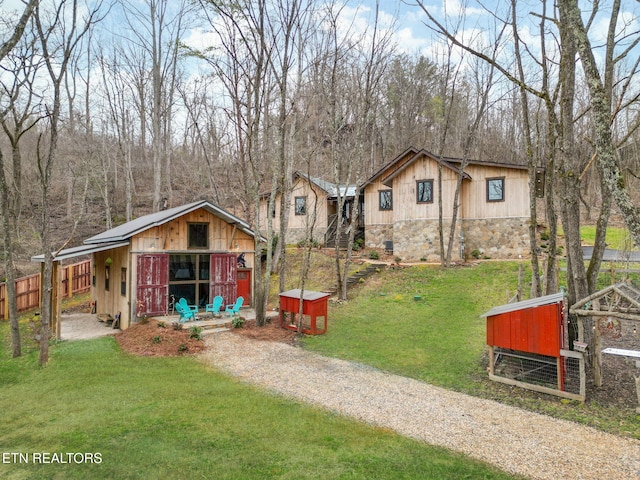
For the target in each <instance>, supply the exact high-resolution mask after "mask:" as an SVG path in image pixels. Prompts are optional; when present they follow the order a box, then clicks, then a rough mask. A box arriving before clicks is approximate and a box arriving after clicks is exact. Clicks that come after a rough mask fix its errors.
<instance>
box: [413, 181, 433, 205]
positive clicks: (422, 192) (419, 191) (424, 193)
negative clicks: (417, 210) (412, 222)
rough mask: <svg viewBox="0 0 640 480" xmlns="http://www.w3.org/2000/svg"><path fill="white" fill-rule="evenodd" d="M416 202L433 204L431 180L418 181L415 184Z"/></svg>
mask: <svg viewBox="0 0 640 480" xmlns="http://www.w3.org/2000/svg"><path fill="white" fill-rule="evenodd" d="M416 202H417V203H433V180H418V181H417V182H416Z"/></svg>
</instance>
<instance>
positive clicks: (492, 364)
mask: <svg viewBox="0 0 640 480" xmlns="http://www.w3.org/2000/svg"><path fill="white" fill-rule="evenodd" d="M493 353H494V352H493V345H489V375H491V376H493V375H495V360H494V356H493Z"/></svg>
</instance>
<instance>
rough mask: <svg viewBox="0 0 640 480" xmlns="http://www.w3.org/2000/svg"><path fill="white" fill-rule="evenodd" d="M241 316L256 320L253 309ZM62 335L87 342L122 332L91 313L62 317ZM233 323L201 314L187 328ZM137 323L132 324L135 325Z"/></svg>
mask: <svg viewBox="0 0 640 480" xmlns="http://www.w3.org/2000/svg"><path fill="white" fill-rule="evenodd" d="M240 316H241V317H242V318H244V319H245V320H246V321H251V320H255V318H256V312H255V310H254V309H253V308H243V309H242V310H240ZM153 318H155V319H156V320H162V321H164V322H166V323H168V324H171V323H173V322H178V321H180V316H179V315H178V314H175V315H166V316H157V317H153ZM61 320H62V323H61V334H60V337H61V339H62V340H87V339H90V338H97V337H103V336H106V335H115V334H116V333H118V332H119V331H120V329H119V328H115V329H114V328H112V327H111V325H110V324H107V323H105V322H101V321H100V320H98V317H97V315H95V314H91V313H69V314H63V315H62V319H61ZM230 322H231V317H229V316H227V315H224V314H223V315H222V316H220V317H219V318H215V317H213V316H212V315H211V314H204V313H201V314H199V315H198V320H195V321H189V322H185V323H184V326H185V327H186V328H188V327H192V326H197V327H200V328H202V329H203V331H207V330H220V329H222V328H224V327H225V326H226V325H227V324H229V323H230ZM135 324H136V322H134V323H133V324H132V326H133V325H135Z"/></svg>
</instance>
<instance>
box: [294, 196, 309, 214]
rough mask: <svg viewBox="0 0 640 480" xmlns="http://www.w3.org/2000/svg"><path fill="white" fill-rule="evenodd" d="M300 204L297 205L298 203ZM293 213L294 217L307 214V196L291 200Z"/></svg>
mask: <svg viewBox="0 0 640 480" xmlns="http://www.w3.org/2000/svg"><path fill="white" fill-rule="evenodd" d="M299 201H300V202H301V203H298V202H299ZM293 205H294V211H295V214H296V215H306V214H307V196H306V195H303V196H299V197H295V198H294V199H293Z"/></svg>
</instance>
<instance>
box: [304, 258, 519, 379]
mask: <svg viewBox="0 0 640 480" xmlns="http://www.w3.org/2000/svg"><path fill="white" fill-rule="evenodd" d="M517 284H518V264H517V263H516V262H506V263H505V262H486V263H482V264H479V265H473V266H468V267H458V268H453V269H449V270H445V269H441V268H439V267H436V266H431V265H421V266H414V267H410V268H405V269H401V270H387V271H384V272H382V273H381V274H380V275H379V276H378V278H376V279H371V280H370V281H368V283H367V284H366V285H365V286H363V287H361V289H360V291H359V292H358V293H357V294H354V295H353V299H352V300H351V301H349V302H347V303H345V304H342V305H337V306H336V307H334V308H332V309H331V313H330V318H329V322H328V326H329V331H328V333H327V335H322V336H317V337H308V338H306V339H305V341H304V344H305V347H307V348H309V349H311V350H314V351H317V352H320V353H323V354H325V355H330V356H335V357H340V358H344V359H348V360H354V361H358V362H362V363H367V364H370V365H373V366H376V367H378V368H381V369H383V370H386V371H390V372H394V373H398V374H401V375H406V376H409V377H412V378H417V379H420V380H424V381H426V382H429V383H434V384H437V385H441V386H444V387H447V388H454V389H457V390H461V389H464V387H465V386H466V385H467V384H468V383H469V378H470V376H471V375H473V374H476V373H477V372H478V369H479V368H481V367H480V358H481V356H482V353H483V352H484V348H485V333H484V332H485V321H484V319H483V318H480V317H479V316H480V315H481V314H482V313H484V312H486V311H487V310H489V309H490V308H491V307H492V306H495V305H500V304H503V303H505V301H506V286H509V287H510V291H511V292H512V293H514V292H515V290H516V288H517ZM416 297H420V298H416Z"/></svg>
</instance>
